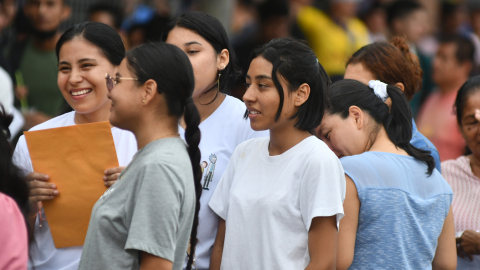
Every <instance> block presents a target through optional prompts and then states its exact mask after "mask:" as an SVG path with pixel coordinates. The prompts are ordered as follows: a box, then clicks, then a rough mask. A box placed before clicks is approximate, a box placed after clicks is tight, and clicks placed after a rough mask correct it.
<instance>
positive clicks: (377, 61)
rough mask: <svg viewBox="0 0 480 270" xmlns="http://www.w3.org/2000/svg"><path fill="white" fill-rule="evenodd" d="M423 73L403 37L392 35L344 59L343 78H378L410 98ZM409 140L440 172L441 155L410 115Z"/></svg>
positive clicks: (418, 86)
mask: <svg viewBox="0 0 480 270" xmlns="http://www.w3.org/2000/svg"><path fill="white" fill-rule="evenodd" d="M422 74H423V71H422V69H421V68H420V64H419V62H418V57H417V56H415V55H414V54H413V53H412V52H410V49H409V47H408V43H407V41H406V40H405V39H404V38H401V37H394V38H393V39H392V43H388V42H375V43H372V44H369V45H367V46H364V47H362V48H361V49H360V50H358V51H356V52H355V53H354V54H353V55H352V57H350V59H349V60H348V62H347V69H346V70H345V79H352V80H357V81H360V82H363V83H365V84H368V82H369V81H370V80H380V81H382V82H384V83H387V84H392V85H395V86H397V87H398V88H400V89H401V90H402V91H403V92H404V93H405V96H406V97H407V99H408V100H411V99H412V98H413V96H414V95H415V93H416V92H417V91H419V90H420V89H421V88H422ZM410 143H411V144H412V145H413V146H415V147H417V148H419V149H422V150H425V151H429V152H430V155H431V156H432V157H433V158H434V159H435V167H436V168H437V170H438V171H439V172H441V166H440V155H439V154H438V151H437V148H435V145H433V143H432V142H431V141H430V140H428V139H427V137H425V136H423V134H422V133H420V132H419V131H418V130H417V125H416V124H415V121H414V120H413V118H412V139H411V140H410Z"/></svg>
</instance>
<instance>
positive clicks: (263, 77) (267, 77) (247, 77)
mask: <svg viewBox="0 0 480 270" xmlns="http://www.w3.org/2000/svg"><path fill="white" fill-rule="evenodd" d="M245 79H251V78H250V75H248V74H246V75H245ZM255 79H257V80H262V79H267V80H271V79H272V77H270V76H267V75H257V76H255Z"/></svg>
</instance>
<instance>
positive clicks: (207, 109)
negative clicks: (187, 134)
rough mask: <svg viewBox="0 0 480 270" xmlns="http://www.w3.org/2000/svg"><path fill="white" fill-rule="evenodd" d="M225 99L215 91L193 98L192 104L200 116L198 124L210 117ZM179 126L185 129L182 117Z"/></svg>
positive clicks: (223, 95)
mask: <svg viewBox="0 0 480 270" xmlns="http://www.w3.org/2000/svg"><path fill="white" fill-rule="evenodd" d="M225 97H226V96H225V94H223V93H220V92H217V90H216V89H214V90H212V91H210V92H209V93H207V94H203V95H199V96H194V97H193V102H194V103H195V106H196V107H197V110H198V113H199V114H200V123H201V122H203V121H204V120H205V119H207V118H208V117H210V115H212V114H213V112H215V111H216V110H217V109H218V107H220V105H222V102H223V101H224V100H225ZM212 100H213V102H212ZM210 102H211V103H210ZM180 126H182V128H183V129H185V128H186V124H185V119H184V118H183V117H182V119H181V120H180Z"/></svg>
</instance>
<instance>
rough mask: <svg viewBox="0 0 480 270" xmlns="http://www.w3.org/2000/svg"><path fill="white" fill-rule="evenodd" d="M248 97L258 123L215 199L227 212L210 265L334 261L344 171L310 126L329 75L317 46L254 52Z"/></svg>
mask: <svg viewBox="0 0 480 270" xmlns="http://www.w3.org/2000/svg"><path fill="white" fill-rule="evenodd" d="M246 82H247V85H248V88H247V91H246V93H245V95H244V96H243V100H244V101H245V103H246V105H247V109H248V111H247V113H246V115H248V117H249V118H250V123H251V126H252V128H253V129H254V130H269V131H270V137H269V138H268V137H267V138H257V139H253V140H249V141H246V142H244V143H242V144H240V145H239V146H238V147H237V148H236V149H235V152H234V153H233V155H232V158H231V159H230V162H229V164H228V167H227V169H226V171H225V173H224V175H223V177H222V179H221V180H220V183H219V184H218V187H217V189H216V190H215V193H214V194H213V196H212V198H211V200H210V203H209V206H210V207H211V208H212V210H213V211H214V212H215V213H216V214H218V215H219V216H220V218H221V219H220V223H219V228H218V233H217V237H216V240H215V245H214V247H213V252H212V259H211V269H229V270H230V269H232V270H235V269H335V254H336V241H337V229H338V223H339V221H340V219H341V218H342V217H343V206H342V204H343V200H344V198H345V177H344V173H343V168H342V165H341V163H340V161H339V160H338V158H337V157H336V156H335V154H334V153H333V152H332V151H331V150H330V149H329V148H328V147H327V146H326V145H325V144H324V143H323V142H322V141H320V140H319V139H317V138H316V137H315V136H313V135H312V134H311V132H312V131H313V129H314V128H315V127H316V126H318V125H319V124H320V122H321V120H322V117H323V111H324V108H325V101H326V91H327V87H328V85H329V83H330V79H329V78H328V76H327V75H326V73H325V70H324V69H323V67H322V65H321V64H320V63H318V60H317V59H316V57H315V54H314V53H313V51H312V50H311V49H310V48H309V47H308V46H307V45H306V44H304V43H302V42H299V41H294V40H291V39H274V40H272V41H270V43H268V44H266V45H264V46H262V47H261V48H259V49H257V50H256V51H255V52H254V55H253V60H252V61H251V63H250V68H249V70H248V73H247V75H246Z"/></svg>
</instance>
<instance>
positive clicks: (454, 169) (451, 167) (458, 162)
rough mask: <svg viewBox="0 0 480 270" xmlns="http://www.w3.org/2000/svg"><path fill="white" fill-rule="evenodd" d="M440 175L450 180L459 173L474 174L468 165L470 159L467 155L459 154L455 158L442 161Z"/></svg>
mask: <svg viewBox="0 0 480 270" xmlns="http://www.w3.org/2000/svg"><path fill="white" fill-rule="evenodd" d="M441 165H442V175H443V176H444V177H445V179H446V180H447V181H451V180H452V178H458V177H459V176H460V175H463V176H466V175H470V176H472V177H473V176H474V175H473V173H472V169H471V167H470V159H469V158H468V157H467V156H460V157H458V158H457V159H450V160H446V161H443V162H442V163H441Z"/></svg>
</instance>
